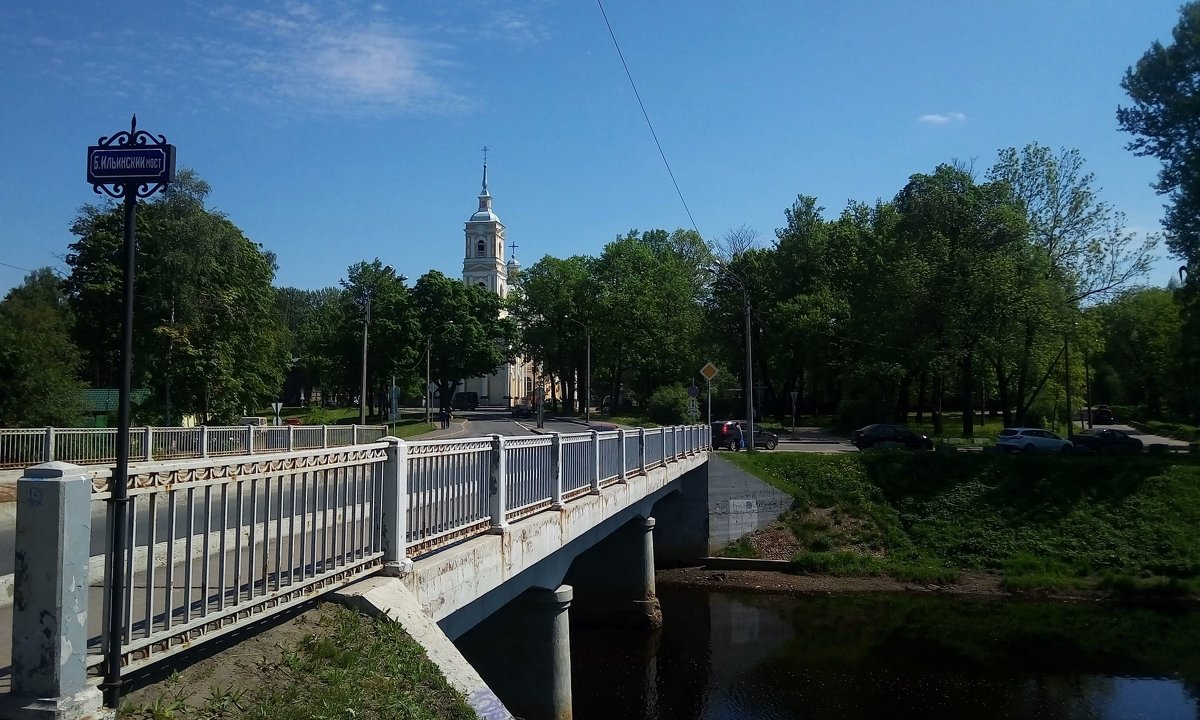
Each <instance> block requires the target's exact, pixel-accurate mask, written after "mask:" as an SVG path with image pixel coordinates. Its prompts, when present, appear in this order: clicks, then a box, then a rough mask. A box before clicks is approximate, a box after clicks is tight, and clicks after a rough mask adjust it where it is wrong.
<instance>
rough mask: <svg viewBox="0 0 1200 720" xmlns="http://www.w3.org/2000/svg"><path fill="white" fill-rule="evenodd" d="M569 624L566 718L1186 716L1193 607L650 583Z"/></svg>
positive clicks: (1196, 665) (1193, 657)
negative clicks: (569, 707) (648, 605)
mask: <svg viewBox="0 0 1200 720" xmlns="http://www.w3.org/2000/svg"><path fill="white" fill-rule="evenodd" d="M659 597H660V599H661V601H662V608H663V617H664V627H663V629H662V630H661V631H660V632H657V633H645V632H633V631H620V632H617V631H613V630H611V629H604V630H599V629H589V628H586V627H572V629H571V655H572V669H571V672H572V679H573V683H572V684H573V692H574V709H575V720H614V719H619V720H626V719H629V720H775V719H778V720H785V719H791V718H830V719H832V718H838V719H839V720H846V719H852V718H906V717H910V718H921V719H922V720H935V719H938V718H947V719H949V718H955V719H956V720H957V719H958V718H974V719H978V720H986V719H989V718H1046V719H1058V718H1062V719H1070V720H1076V719H1083V718H1098V719H1103V720H1117V719H1124V718H1147V719H1151V718H1152V719H1154V720H1174V719H1175V718H1198V717H1200V712H1198V708H1200V704H1198V703H1197V697H1198V695H1200V611H1196V610H1181V609H1175V610H1163V609H1153V608H1148V607H1142V606H1117V605H1109V604H1099V603H1094V602H1079V603H1057V602H1056V603H1051V602H1027V601H1020V600H964V599H961V598H947V597H940V596H932V595H931V596H925V595H920V596H915V595H911V594H878V595H862V596H848V595H833V596H827V595H822V596H801V597H792V596H774V595H754V594H736V593H722V592H708V591H702V590H685V589H675V588H671V589H666V588H664V589H663V590H662V591H661V592H660V595H659Z"/></svg>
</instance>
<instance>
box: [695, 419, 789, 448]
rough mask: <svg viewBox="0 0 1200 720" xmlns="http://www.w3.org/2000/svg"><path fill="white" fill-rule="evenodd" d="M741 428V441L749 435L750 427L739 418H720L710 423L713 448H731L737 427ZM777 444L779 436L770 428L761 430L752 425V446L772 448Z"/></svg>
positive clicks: (735, 437)
mask: <svg viewBox="0 0 1200 720" xmlns="http://www.w3.org/2000/svg"><path fill="white" fill-rule="evenodd" d="M738 426H741V428H742V440H743V442H744V441H745V440H747V439H749V437H750V428H749V427H748V426H747V425H746V423H744V422H742V421H741V420H722V421H721V422H715V423H713V424H712V445H713V448H714V449H715V448H725V449H726V450H732V449H733V447H734V443H736V442H737V438H738V433H737V427H738ZM778 445H779V436H778V435H776V434H775V433H773V432H771V431H770V430H763V429H761V428H759V427H758V426H757V425H756V426H755V427H754V447H756V448H766V449H767V450H774V449H775V447H776V446H778Z"/></svg>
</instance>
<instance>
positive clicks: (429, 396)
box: [425, 320, 454, 423]
mask: <svg viewBox="0 0 1200 720" xmlns="http://www.w3.org/2000/svg"><path fill="white" fill-rule="evenodd" d="M453 324H454V321H453V320H447V321H446V322H444V323H442V324H441V325H438V326H437V327H435V328H434V329H432V330H430V331H429V337H428V338H426V340H425V422H426V423H431V422H433V415H431V414H430V413H431V411H432V410H433V392H432V391H431V390H430V389H429V386H430V384H431V382H430V376H429V351H430V350H431V349H432V348H433V334H434V333H436V332H437V331H438V330H441V329H442V328H444V327H448V326H450V325H453Z"/></svg>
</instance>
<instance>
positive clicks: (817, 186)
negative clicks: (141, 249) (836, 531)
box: [0, 0, 1179, 289]
mask: <svg viewBox="0 0 1200 720" xmlns="http://www.w3.org/2000/svg"><path fill="white" fill-rule="evenodd" d="M1178 5H1179V3H1178V0H1170V1H1164V0H1136V1H1135V0H1130V1H1124V0H1122V1H1117V0H1107V1H1106V0H1090V1H1084V0H1061V1H1058V2H1046V1H1045V0H1003V1H1000V0H996V1H994V2H983V1H982V0H981V1H974V0H971V1H968V2H963V1H962V0H957V1H948V0H947V1H940V0H939V1H923V2H914V3H909V2H884V1H877V2H869V3H868V2H854V1H847V2H816V1H815V0H784V1H780V2H767V1H762V2H755V1H750V0H747V2H719V1H715V0H712V1H710V0H693V1H691V2H675V1H674V0H670V1H668V0H663V1H661V2H659V1H656V2H642V1H640V0H639V1H637V2H634V1H633V0H607V2H606V4H605V9H606V10H607V13H608V17H609V20H610V21H611V22H612V25H613V29H614V31H615V33H616V35H617V38H618V40H619V41H620V43H621V47H622V50H623V52H624V54H625V59H626V60H627V61H628V63H629V66H630V69H631V71H632V73H633V76H634V79H635V80H636V82H637V84H638V89H639V91H640V92H641V96H642V98H643V100H644V101H645V104H646V109H647V111H648V112H649V114H650V118H651V120H652V121H653V122H654V125H655V129H656V130H657V132H658V136H659V139H660V140H661V142H662V146H663V149H664V151H665V152H666V155H667V158H668V160H669V161H670V163H671V166H672V169H673V170H674V173H675V177H676V179H677V180H678V181H679V185H680V188H681V190H682V192H683V196H684V198H685V199H686V201H687V204H688V206H689V207H690V209H691V212H692V215H693V216H694V218H695V222H696V226H697V228H698V229H699V231H700V232H701V233H702V234H703V235H704V236H705V237H707V238H710V239H712V238H717V237H720V236H722V235H724V234H725V233H727V232H728V231H729V230H730V229H733V228H738V227H740V226H743V225H746V226H749V227H752V228H754V229H755V230H757V231H758V233H759V237H760V240H761V241H762V242H769V241H770V240H771V239H772V238H773V237H774V232H775V229H776V228H778V227H780V226H781V225H783V223H784V210H785V209H786V208H788V207H789V206H790V205H791V203H792V202H793V201H794V199H795V197H796V195H798V194H808V195H815V196H817V197H818V198H819V199H820V202H821V204H822V205H823V206H824V207H825V208H826V209H827V214H829V215H834V214H836V212H837V211H839V210H840V209H841V208H842V207H843V206H844V205H845V203H846V201H847V200H850V199H855V200H863V201H874V200H875V199H876V198H880V197H882V198H891V197H893V196H894V195H895V193H896V192H897V191H899V190H900V188H901V187H903V185H904V183H905V182H906V180H907V178H908V176H909V175H911V174H913V173H918V172H928V171H931V170H932V169H933V168H934V167H935V166H936V165H937V164H938V163H941V162H947V161H951V160H955V159H958V160H964V161H968V162H971V161H974V163H975V167H976V168H977V169H978V170H979V171H980V173H982V172H983V171H985V170H986V169H987V167H989V166H990V165H991V164H992V162H993V161H994V160H995V156H996V150H997V149H998V148H1001V147H1007V146H1017V147H1021V146H1023V145H1025V144H1027V143H1030V142H1034V141H1037V142H1040V143H1042V144H1045V145H1050V146H1052V147H1056V148H1057V147H1061V146H1066V147H1074V148H1078V149H1079V150H1080V151H1081V152H1082V154H1083V156H1084V157H1085V158H1086V159H1087V167H1088V169H1089V170H1091V171H1092V172H1093V173H1095V175H1096V180H1097V185H1099V186H1100V187H1101V188H1102V189H1103V190H1102V198H1103V199H1105V200H1107V201H1108V202H1110V203H1111V204H1112V205H1114V206H1115V207H1116V208H1118V209H1120V210H1122V211H1123V212H1124V213H1125V214H1126V216H1127V220H1128V225H1129V227H1130V228H1132V229H1135V230H1138V231H1141V232H1154V231H1157V229H1158V227H1159V222H1160V219H1161V217H1162V204H1163V200H1162V198H1160V197H1159V196H1157V195H1156V194H1155V193H1154V191H1153V189H1152V188H1151V187H1150V183H1151V182H1152V181H1153V180H1154V178H1155V175H1156V173H1157V170H1158V167H1159V164H1158V162H1157V161H1155V160H1154V159H1152V158H1138V157H1135V156H1133V155H1132V154H1130V153H1129V152H1128V151H1127V150H1125V145H1126V143H1127V142H1128V140H1129V137H1128V136H1127V135H1125V134H1124V133H1122V132H1120V131H1119V130H1118V128H1117V124H1116V119H1115V111H1116V108H1117V106H1118V105H1119V104H1122V103H1127V99H1126V97H1125V95H1124V93H1123V92H1122V90H1121V88H1120V85H1119V83H1120V79H1121V77H1122V74H1123V73H1124V71H1125V69H1126V68H1127V67H1128V66H1129V65H1131V64H1133V63H1134V62H1136V60H1137V59H1138V58H1139V57H1140V56H1141V54H1142V53H1143V52H1145V50H1146V49H1147V48H1148V47H1149V45H1150V43H1151V42H1152V41H1153V40H1155V39H1161V40H1163V41H1169V39H1170V32H1171V29H1172V28H1173V27H1174V25H1175V22H1176V20H1177V18H1178ZM0 67H2V68H3V73H0V118H2V119H3V128H4V140H3V142H4V151H3V156H4V162H3V168H4V170H3V177H4V180H5V182H4V191H3V192H2V193H0V217H2V218H3V222H0V263H4V264H5V265H0V289H7V288H9V287H11V286H12V285H14V284H17V283H19V282H20V280H21V278H22V276H23V274H24V273H23V272H22V271H20V270H17V269H13V268H12V267H7V265H13V266H17V267H20V268H34V267H38V266H42V265H47V264H49V265H56V266H59V267H60V268H62V267H65V266H64V265H63V264H62V261H61V258H62V257H63V256H64V255H65V253H66V251H67V245H68V244H69V243H70V242H71V240H72V236H71V235H70V233H69V227H70V224H71V220H72V218H73V217H74V215H75V211H76V208H78V207H79V206H80V205H82V204H84V203H89V202H99V201H100V198H98V197H97V196H96V195H94V194H93V193H92V189H91V187H90V186H89V185H87V184H86V182H85V165H84V158H85V148H86V146H87V145H89V144H93V143H95V142H96V140H97V138H98V137H99V136H100V135H108V134H111V133H113V132H116V131H118V130H121V129H123V128H128V123H129V116H130V114H131V113H132V112H136V113H137V114H138V123H139V127H142V128H144V129H147V130H150V131H151V132H155V133H163V134H165V135H166V136H167V138H168V140H169V141H170V142H172V143H173V144H175V145H176V146H177V148H178V163H179V165H180V166H186V167H192V168H195V169H196V170H197V171H198V172H199V173H200V174H201V176H202V177H204V178H205V179H206V180H208V181H209V183H211V185H212V187H213V194H212V196H211V203H212V205H213V206H214V207H216V208H217V209H219V210H221V211H223V212H225V213H227V214H228V215H229V217H230V218H231V219H232V220H233V221H234V222H235V223H236V224H237V225H238V226H240V227H241V228H242V229H243V230H244V231H245V232H246V234H247V235H248V236H249V237H250V238H251V239H253V240H255V241H256V242H260V243H262V244H263V245H264V246H266V247H267V248H269V249H271V250H273V251H274V252H275V253H277V255H278V258H279V275H278V278H277V282H278V284H281V285H295V286H298V287H306V288H315V287H322V286H327V285H333V284H336V283H337V281H338V280H339V278H341V277H342V276H343V275H344V273H345V269H346V267H347V266H348V265H350V264H351V263H353V262H356V261H358V260H363V259H371V258H374V257H377V256H378V257H380V258H382V259H383V260H384V261H385V262H388V263H391V264H392V265H394V266H395V267H396V268H397V269H398V271H400V272H403V273H406V274H408V275H409V276H411V277H414V278H415V277H416V276H419V275H420V274H422V273H423V272H425V271H426V270H429V269H431V268H433V269H438V270H441V271H443V272H446V273H448V274H452V275H455V276H457V275H458V274H459V273H460V272H461V267H462V250H463V240H462V238H463V235H462V232H463V222H464V221H465V220H466V219H467V218H468V217H469V216H470V214H471V213H472V212H473V211H474V210H475V207H476V200H475V196H476V194H477V193H478V192H479V185H480V172H481V153H480V148H481V147H482V146H484V145H485V144H486V145H487V146H489V147H490V148H491V151H490V153H489V167H490V170H489V176H490V189H491V192H492V194H493V196H494V197H495V209H496V212H497V214H498V215H499V216H500V218H501V219H502V221H503V222H504V223H505V225H506V227H507V229H508V237H509V240H510V242H513V241H515V242H517V243H518V244H519V249H518V251H517V254H518V257H519V258H520V259H521V261H522V262H523V263H525V264H526V265H528V264H530V263H532V262H534V261H536V260H537V259H538V258H540V257H542V256H543V255H545V254H547V253H549V254H553V255H558V256H567V255H572V254H578V253H582V254H593V255H594V254H598V253H599V252H600V250H601V248H602V247H603V245H604V244H605V243H606V242H608V241H609V240H611V239H612V238H614V237H615V236H617V235H618V234H622V233H624V232H625V231H627V230H629V229H631V228H638V229H641V230H645V229H650V228H666V229H675V228H677V227H689V226H690V224H691V223H690V221H689V219H688V216H687V214H686V213H685V211H684V209H683V206H682V204H681V203H680V200H679V197H678V196H677V195H676V192H675V188H674V186H673V185H672V184H671V180H670V177H669V176H668V175H667V172H666V170H665V169H664V167H663V164H662V161H661V159H660V158H659V155H658V150H657V149H656V148H655V145H654V140H653V138H652V137H651V136H650V133H649V131H648V130H647V128H646V124H645V121H644V120H643V118H642V115H641V111H640V109H639V108H638V105H637V101H636V98H635V97H634V95H633V91H632V90H631V89H630V86H629V83H628V80H627V79H626V77H625V73H624V70H623V68H622V67H621V62H620V59H619V58H618V56H617V54H616V51H615V50H614V48H613V44H612V40H611V39H610V38H609V35H608V31H607V29H606V27H605V24H604V18H603V17H602V15H601V13H600V9H599V7H598V6H597V4H596V3H595V2H593V1H589V0H579V1H577V2H567V1H566V0H561V1H555V0H532V1H530V0H514V1H513V2H494V1H488V0H459V1H458V2H453V3H449V2H415V1H413V2H384V1H378V0H375V1H373V0H366V1H359V0H331V1H329V2H317V1H316V0H311V1H309V2H293V1H283V0H281V1H279V2H253V3H251V2H246V3H221V2H194V1H177V2H163V3H146V2H144V0H143V1H140V2H136V3H134V2H122V1H119V0H110V1H108V2H104V3H94V2H90V1H84V0H75V1H73V2H65V1H63V0H43V1H39V2H36V3H31V2H24V1H16V0H0ZM1162 254H1163V255H1165V251H1164V252H1163V253H1162ZM1176 265H1177V263H1172V262H1170V261H1169V260H1166V259H1164V260H1163V261H1161V262H1160V263H1158V264H1157V265H1156V267H1155V271H1154V273H1153V274H1152V276H1151V277H1150V278H1149V280H1150V281H1151V282H1153V283H1155V284H1162V283H1165V282H1166V280H1167V277H1168V275H1169V272H1170V270H1169V269H1170V268H1171V267H1174V266H1176Z"/></svg>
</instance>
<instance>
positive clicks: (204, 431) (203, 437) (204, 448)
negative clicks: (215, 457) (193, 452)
mask: <svg viewBox="0 0 1200 720" xmlns="http://www.w3.org/2000/svg"><path fill="white" fill-rule="evenodd" d="M200 457H208V426H207V425H201V426H200Z"/></svg>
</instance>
